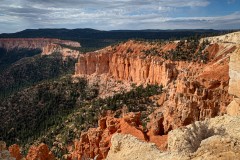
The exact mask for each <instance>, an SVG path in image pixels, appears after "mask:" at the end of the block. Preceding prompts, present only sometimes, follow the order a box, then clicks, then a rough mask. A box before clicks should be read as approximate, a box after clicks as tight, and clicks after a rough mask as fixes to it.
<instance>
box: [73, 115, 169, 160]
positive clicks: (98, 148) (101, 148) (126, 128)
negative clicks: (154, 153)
mask: <svg viewBox="0 0 240 160" xmlns="http://www.w3.org/2000/svg"><path fill="white" fill-rule="evenodd" d="M114 133H121V134H130V135H133V136H135V137H137V139H139V140H142V141H148V139H149V138H148V137H147V136H146V134H145V133H144V132H143V130H142V126H141V123H140V113H135V114H134V113H128V114H127V115H125V116H124V117H123V118H114V117H112V116H107V117H104V118H101V119H100V120H99V122H98V128H91V129H89V130H88V131H87V132H85V133H82V134H81V138H80V140H79V141H75V145H74V148H75V150H74V151H73V153H72V159H77V160H81V159H82V158H94V157H96V158H97V159H104V158H106V156H107V154H108V151H109V148H110V146H111V142H110V140H111V137H112V135H113V134H114ZM162 139H163V140H162V143H166V141H167V139H166V138H162ZM164 140H165V141H164Z"/></svg>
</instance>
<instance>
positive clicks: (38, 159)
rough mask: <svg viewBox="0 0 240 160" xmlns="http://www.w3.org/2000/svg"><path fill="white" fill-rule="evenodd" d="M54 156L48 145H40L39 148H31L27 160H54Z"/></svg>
mask: <svg viewBox="0 0 240 160" xmlns="http://www.w3.org/2000/svg"><path fill="white" fill-rule="evenodd" d="M54 159H55V158H54V155H53V153H52V152H51V151H49V148H48V146H47V145H46V144H43V143H42V144H40V145H39V146H31V147H30V149H29V151H28V154H27V157H26V160H54Z"/></svg>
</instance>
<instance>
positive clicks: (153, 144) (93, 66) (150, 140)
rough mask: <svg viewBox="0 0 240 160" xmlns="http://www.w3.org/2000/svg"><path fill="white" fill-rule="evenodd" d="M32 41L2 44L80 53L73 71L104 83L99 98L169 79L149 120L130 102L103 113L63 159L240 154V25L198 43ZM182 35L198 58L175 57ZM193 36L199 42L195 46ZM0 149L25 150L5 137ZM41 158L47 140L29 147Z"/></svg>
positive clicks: (47, 152) (156, 159) (47, 154)
mask: <svg viewBox="0 0 240 160" xmlns="http://www.w3.org/2000/svg"><path fill="white" fill-rule="evenodd" d="M2 41H4V40H2ZM31 41H32V42H34V40H32V39H31V40H29V41H26V42H24V43H23V44H18V42H16V44H11V45H9V46H8V45H6V44H8V43H6V44H4V45H3V44H1V45H0V46H4V47H6V48H7V49H12V48H16V47H23V46H25V47H26V46H28V47H30V48H31V47H33V48H38V47H41V48H42V49H43V52H42V54H43V55H50V54H51V53H53V52H62V53H64V54H63V57H66V56H69V55H71V56H73V57H75V58H78V62H77V63H76V64H75V74H74V75H73V76H72V77H73V79H74V78H77V77H80V78H85V79H87V81H88V82H89V83H91V84H95V85H98V86H99V91H100V92H99V93H100V95H99V97H100V98H102V97H108V96H113V95H114V94H116V93H119V92H120V93H121V92H123V91H127V90H131V89H133V88H134V87H136V86H140V85H143V86H147V85H149V84H150V85H158V86H162V87H163V91H162V92H161V94H158V95H153V96H151V97H150V98H151V100H152V101H153V103H154V104H155V105H154V106H149V107H152V111H151V112H150V113H149V114H148V115H147V117H146V118H145V119H147V120H146V121H143V120H142V117H141V116H142V113H143V112H129V111H126V109H125V106H122V107H121V108H120V109H119V110H117V111H109V112H107V113H109V114H103V115H102V116H101V117H98V125H97V126H95V128H90V129H88V130H85V131H83V132H81V134H80V136H79V138H78V139H75V140H74V142H73V143H71V144H68V146H66V147H65V148H67V153H66V154H65V155H64V156H63V157H64V159H68V160H82V159H97V160H101V159H107V160H113V159H114V160H118V159H119V160H120V159H121V160H125V159H126V160H128V159H136V160H138V159H139V160H140V159H146V160H147V159H149V160H150V159H151V160H160V159H172V160H174V159H217V158H218V159H236V158H237V157H238V156H239V155H240V152H239V149H240V148H239V145H240V135H239V133H238V131H239V129H240V126H239V124H240V117H239V115H240V88H239V86H238V84H239V82H240V65H239V64H240V32H233V33H230V34H226V35H221V36H216V37H206V38H202V39H200V40H199V43H198V42H196V41H194V40H193V41H190V42H187V41H184V42H183V41H165V42H148V41H137V40H129V41H127V42H122V43H120V44H117V45H113V46H109V47H106V48H103V49H101V50H97V51H95V52H90V53H86V54H79V52H78V51H76V50H72V49H70V48H64V46H61V45H59V43H60V44H64V45H68V46H69V45H70V46H72V47H80V44H79V43H75V42H73V43H72V42H70V41H63V42H61V41H59V40H56V41H55V40H46V42H43V43H41V44H34V45H31V44H30V43H31ZM0 42H1V40H0ZM28 42H29V44H28ZM47 42H48V43H47ZM181 43H184V44H185V45H184V47H186V48H184V52H185V51H186V52H187V51H188V50H189V51H190V52H191V54H196V55H197V54H199V53H200V56H199V57H200V58H199V57H198V59H192V60H189V59H185V57H183V58H182V59H181V58H180V59H178V60H173V59H171V58H169V55H170V54H175V53H176V52H178V51H179V47H180V46H179V44H181ZM193 43H196V44H197V45H195V44H194V45H195V46H196V48H194V49H192V48H191V47H189V46H191V45H192V44H193ZM203 44H204V45H203ZM23 48H24V47H23ZM205 53H207V54H206V55H207V61H206V59H205V58H206V57H203V56H202V55H204V54H205ZM178 56H179V55H178ZM136 107H138V106H136ZM90 108H91V106H90ZM118 112H120V115H119V114H117V113H118ZM83 114H85V113H83ZM116 115H117V116H116ZM143 122H145V123H146V124H144V123H143ZM233 126H234V127H233ZM0 152H1V153H0V157H1V155H3V156H5V155H7V156H8V157H15V158H16V159H17V160H20V159H21V158H22V155H21V154H20V149H19V146H18V145H13V146H11V147H9V149H8V150H7V148H6V144H4V143H3V142H1V143H0ZM150 155H151V156H150ZM5 157H6V156H5ZM41 157H43V158H41ZM37 158H38V159H49V160H51V159H55V158H54V156H53V154H52V150H51V148H50V149H49V148H48V147H47V146H46V145H45V144H43V143H41V144H38V145H37V146H32V147H30V149H29V151H28V154H27V156H26V159H29V160H30V159H37Z"/></svg>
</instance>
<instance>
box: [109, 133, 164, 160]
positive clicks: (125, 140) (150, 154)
mask: <svg viewBox="0 0 240 160" xmlns="http://www.w3.org/2000/svg"><path fill="white" fill-rule="evenodd" d="M111 144H112V146H111V149H110V151H109V153H108V156H107V158H106V160H129V159H131V160H143V159H144V160H157V159H159V155H161V153H162V152H161V151H160V150H159V149H158V148H157V146H156V145H155V144H154V143H147V142H143V141H140V140H139V139H137V138H136V137H134V136H132V135H129V134H127V135H123V134H119V133H116V134H114V135H113V137H112V139H111Z"/></svg>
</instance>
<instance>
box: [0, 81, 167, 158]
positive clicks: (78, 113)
mask: <svg viewBox="0 0 240 160" xmlns="http://www.w3.org/2000/svg"><path fill="white" fill-rule="evenodd" d="M161 92H162V86H158V85H148V86H146V87H143V86H139V87H135V88H134V89H133V90H131V91H129V92H126V93H125V92H123V93H119V94H116V95H114V96H113V97H109V98H106V99H99V98H97V99H96V97H97V96H98V86H88V85H87V82H86V80H84V79H81V78H80V79H75V80H74V82H73V80H72V79H71V77H64V78H60V79H59V80H54V81H49V82H47V81H46V82H44V83H41V84H38V85H35V86H32V87H30V88H27V89H24V90H22V91H20V92H18V93H15V94H13V95H12V96H10V97H9V98H7V99H5V101H3V102H1V103H0V117H2V118H1V119H0V124H2V125H1V126H0V135H1V139H4V140H5V141H7V142H8V144H13V143H18V144H21V145H22V146H23V145H26V144H27V145H26V148H27V147H29V144H32V142H38V141H39V142H45V143H46V144H48V145H49V146H50V147H53V146H54V148H55V151H56V152H55V153H56V155H57V156H58V157H61V156H62V155H63V154H65V153H66V150H65V149H62V148H61V147H60V148H59V146H58V145H56V144H61V145H66V144H68V143H72V141H73V140H74V139H75V138H79V135H80V132H81V131H86V130H87V129H88V128H89V127H96V126H97V121H98V118H99V116H103V115H104V114H105V112H106V111H107V110H112V111H116V113H117V115H120V114H121V113H120V112H119V111H118V110H119V109H121V108H122V107H127V109H128V111H134V112H137V111H143V112H148V111H149V109H148V107H149V106H151V107H153V106H154V105H153V102H152V100H151V99H150V96H152V95H156V94H161Z"/></svg>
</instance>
